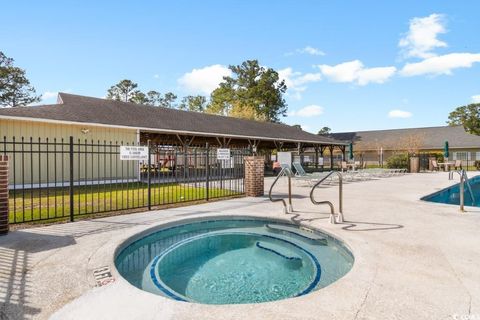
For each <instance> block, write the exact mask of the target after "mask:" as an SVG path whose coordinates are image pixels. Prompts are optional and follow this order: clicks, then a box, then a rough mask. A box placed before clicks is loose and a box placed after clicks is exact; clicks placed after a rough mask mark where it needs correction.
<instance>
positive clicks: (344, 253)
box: [115, 218, 354, 304]
mask: <svg viewBox="0 0 480 320" xmlns="http://www.w3.org/2000/svg"><path fill="white" fill-rule="evenodd" d="M353 262H354V258H353V255H352V254H351V252H350V251H349V250H348V249H347V248H346V246H345V245H344V244H343V243H342V242H341V241H339V240H337V239H336V238H333V237H332V236H330V235H328V234H326V233H322V232H320V231H318V230H313V229H310V228H305V227H300V226H298V225H294V224H289V223H285V222H282V221H276V220H263V219H262V220H259V219H253V218H248V219H246V218H245V219H239V218H235V219H209V220H201V221H195V222H188V223H182V222H179V223H178V224H175V225H173V226H168V227H165V228H163V229H160V230H157V231H154V232H153V233H151V234H148V235H146V236H142V237H140V238H138V239H132V240H127V242H126V243H125V244H124V245H122V246H121V247H120V248H119V250H118V254H117V255H116V258H115V266H116V268H117V270H118V271H119V273H120V274H121V275H122V276H123V277H124V278H125V279H126V280H127V281H128V282H130V283H131V284H132V285H134V286H135V287H137V288H139V289H142V290H145V291H148V292H151V293H154V294H157V295H161V296H165V297H168V298H171V299H175V300H178V301H186V302H197V303H205V304H238V303H259V302H267V301H274V300H280V299H285V298H290V297H297V296H301V295H305V294H308V293H310V292H312V291H314V290H317V289H320V288H323V287H325V286H327V285H329V284H331V283H333V282H334V281H336V280H337V279H339V278H341V277H342V276H344V275H345V274H346V273H347V272H348V271H349V270H350V269H351V268H352V266H353Z"/></svg>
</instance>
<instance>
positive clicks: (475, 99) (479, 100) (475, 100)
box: [472, 94, 480, 103]
mask: <svg viewBox="0 0 480 320" xmlns="http://www.w3.org/2000/svg"><path fill="white" fill-rule="evenodd" d="M472 102H473V103H480V94H477V95H474V96H472Z"/></svg>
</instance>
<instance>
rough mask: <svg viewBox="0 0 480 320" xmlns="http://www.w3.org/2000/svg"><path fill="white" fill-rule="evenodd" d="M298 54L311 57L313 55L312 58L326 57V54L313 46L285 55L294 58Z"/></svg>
mask: <svg viewBox="0 0 480 320" xmlns="http://www.w3.org/2000/svg"><path fill="white" fill-rule="evenodd" d="M296 53H297V54H309V55H312V56H324V55H325V52H323V51H322V50H320V49H317V48H314V47H311V46H306V47H304V48H301V49H296V50H295V51H293V52H287V53H286V54H285V55H286V56H293V55H294V54H296Z"/></svg>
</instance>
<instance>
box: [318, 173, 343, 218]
mask: <svg viewBox="0 0 480 320" xmlns="http://www.w3.org/2000/svg"><path fill="white" fill-rule="evenodd" d="M334 173H335V174H337V175H338V197H339V201H338V208H339V213H338V215H337V220H335V208H334V207H333V203H332V202H330V201H328V200H325V201H316V200H315V199H314V197H313V192H314V191H315V188H316V187H318V186H319V185H320V184H321V183H322V182H323V181H325V180H326V179H327V178H329V177H330V176H331V175H332V174H334ZM310 200H311V201H312V203H313V204H315V205H319V204H328V205H329V206H330V223H333V224H335V223H337V222H338V223H342V222H343V176H342V174H341V173H340V172H338V171H330V173H329V174H327V175H326V176H325V177H323V178H322V179H320V180H319V181H318V182H317V183H315V184H314V185H313V187H312V189H311V190H310Z"/></svg>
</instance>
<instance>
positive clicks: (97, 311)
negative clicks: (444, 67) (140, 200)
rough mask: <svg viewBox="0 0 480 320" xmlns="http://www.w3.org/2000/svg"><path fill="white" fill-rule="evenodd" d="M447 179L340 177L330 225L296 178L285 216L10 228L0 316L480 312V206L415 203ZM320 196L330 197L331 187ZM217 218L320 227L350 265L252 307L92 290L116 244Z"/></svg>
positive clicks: (153, 217) (214, 207) (248, 208)
mask: <svg viewBox="0 0 480 320" xmlns="http://www.w3.org/2000/svg"><path fill="white" fill-rule="evenodd" d="M266 181H267V183H266V184H267V185H268V184H269V183H271V181H272V179H271V178H268V179H266ZM450 184H452V181H448V179H447V174H446V173H432V174H416V175H407V176H403V177H392V178H385V179H380V180H373V181H366V182H356V183H349V184H346V185H345V186H344V194H345V198H344V213H345V219H346V222H345V223H344V224H337V225H331V224H329V223H328V214H326V212H327V207H314V206H313V205H312V204H311V203H310V202H309V199H308V192H309V188H308V187H302V186H297V185H296V186H294V188H293V189H294V194H295V198H294V202H293V205H294V209H295V213H294V214H289V215H284V214H283V213H282V210H281V204H280V203H278V202H277V203H270V202H269V201H268V200H267V199H266V198H241V199H234V200H229V201H220V202H212V203H208V204H203V205H197V206H190V207H183V208H177V209H169V210H163V211H155V212H146V213H137V214H131V215H124V216H117V217H110V218H105V219H97V220H91V221H81V222H75V223H67V224H57V225H52V226H46V227H41V228H33V229H25V230H20V231H15V232H11V233H10V234H8V235H7V236H4V237H0V319H2V320H4V319H30V318H35V319H48V318H49V317H52V319H61V320H66V319H82V320H85V319H246V318H248V319H456V317H457V318H458V319H480V208H475V209H472V208H469V209H470V210H471V211H470V212H467V213H465V214H460V213H459V211H458V207H457V206H450V205H441V204H434V203H427V202H422V201H420V200H419V198H420V197H421V196H423V195H426V194H428V193H431V192H434V191H436V190H439V189H441V188H443V187H446V186H448V185H450ZM284 186H285V185H284ZM317 195H318V197H321V198H327V199H334V200H336V199H337V190H336V188H335V187H326V188H321V190H318V191H317ZM335 203H336V201H335ZM319 212H321V213H319ZM218 214H222V215H245V216H266V217H276V218H283V219H288V220H293V221H297V222H301V223H305V224H308V225H311V226H315V227H318V228H322V229H324V230H326V231H328V232H331V233H333V234H335V235H336V236H338V237H339V238H341V239H343V240H344V241H345V242H346V243H347V244H348V245H349V246H350V247H351V249H352V251H353V253H354V255H355V259H356V260H355V264H354V267H353V268H352V270H351V271H350V272H349V273H348V274H347V275H346V276H345V277H343V278H341V279H340V280H338V281H337V282H335V283H334V284H332V285H330V286H328V287H327V288H324V289H321V290H318V291H316V292H314V293H312V294H309V295H306V296H302V297H298V298H294V299H287V300H283V301H277V302H272V303H262V304H256V305H255V304H254V305H234V306H208V305H200V304H193V303H182V302H175V301H173V300H169V299H165V298H162V297H159V296H155V295H152V294H149V293H147V292H143V291H141V290H138V289H136V288H134V287H132V286H130V285H129V284H128V283H127V282H126V281H125V280H123V279H122V278H121V277H120V276H119V275H118V274H116V273H115V274H114V275H115V277H116V281H115V282H114V283H112V284H109V285H107V286H104V287H101V288H95V287H94V285H95V283H94V278H93V275H92V272H93V270H94V269H96V268H98V267H102V266H110V267H111V268H112V269H114V267H113V256H114V250H115V248H116V247H117V246H118V244H119V243H121V242H122V241H123V240H124V239H126V238H128V237H130V236H131V235H133V234H136V233H138V232H140V231H142V230H145V229H148V228H151V227H153V226H156V225H158V224H162V223H167V222H170V221H174V220H178V219H183V218H195V217H202V216H210V215H218ZM113 271H114V270H113ZM52 315H53V316H52ZM468 315H470V318H461V317H462V316H463V317H465V316H468Z"/></svg>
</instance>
